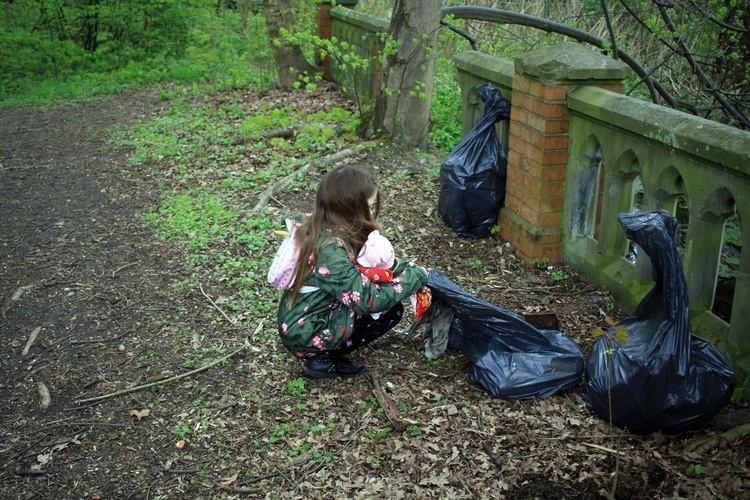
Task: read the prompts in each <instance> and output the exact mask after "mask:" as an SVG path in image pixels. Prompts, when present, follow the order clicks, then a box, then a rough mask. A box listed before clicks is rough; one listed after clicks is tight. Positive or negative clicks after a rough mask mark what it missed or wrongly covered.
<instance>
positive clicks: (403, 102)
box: [373, 0, 440, 147]
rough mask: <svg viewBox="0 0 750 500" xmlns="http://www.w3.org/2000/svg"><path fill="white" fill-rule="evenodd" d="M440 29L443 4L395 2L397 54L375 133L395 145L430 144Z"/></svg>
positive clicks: (393, 36) (389, 69) (388, 74)
mask: <svg viewBox="0 0 750 500" xmlns="http://www.w3.org/2000/svg"><path fill="white" fill-rule="evenodd" d="M439 27H440V1H439V0H396V5H395V6H394V8H393V16H392V17H391V26H390V30H389V36H390V38H391V39H392V40H395V41H396V42H397V43H398V52H397V53H396V54H389V55H388V57H387V60H386V65H385V69H384V74H385V79H384V83H385V88H386V91H385V92H381V93H380V97H379V99H378V102H377V103H376V106H375V112H374V117H373V120H374V127H375V129H376V130H382V131H383V132H384V133H385V134H386V135H387V136H389V137H390V138H391V139H392V140H393V142H394V143H396V144H400V145H403V146H414V147H421V146H424V145H425V144H426V142H427V132H428V131H429V124H430V103H431V101H432V91H433V87H434V82H435V56H434V53H435V47H436V45H437V30H438V28H439Z"/></svg>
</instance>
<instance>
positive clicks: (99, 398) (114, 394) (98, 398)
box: [75, 320, 263, 404]
mask: <svg viewBox="0 0 750 500" xmlns="http://www.w3.org/2000/svg"><path fill="white" fill-rule="evenodd" d="M262 327H263V321H262V320H261V322H260V323H259V324H258V326H257V328H255V332H253V335H255V334H257V333H258V332H259V331H260V329H261V328H262ZM249 345H250V344H249V343H248V342H247V341H245V343H244V344H243V345H242V347H239V348H237V349H235V350H234V351H232V352H230V353H229V354H227V355H226V356H224V357H221V358H219V359H217V360H215V361H214V362H212V363H209V364H207V365H205V366H201V367H200V368H197V369H195V370H191V371H189V372H186V373H182V374H180V375H175V376H174V377H170V378H166V379H164V380H158V381H156V382H151V383H150V384H144V385H139V386H136V387H131V388H129V389H123V390H121V391H117V392H112V393H110V394H104V395H103V396H96V397H93V398H88V399H78V400H76V401H75V403H76V404H83V403H91V402H94V401H103V400H105V399H110V398H114V397H117V396H122V395H124V394H130V393H132V392H137V391H141V390H143V389H148V388H149V387H155V386H157V385H164V384H168V383H170V382H174V381H176V380H180V379H183V378H185V377H189V376H191V375H195V374H196V373H200V372H202V371H205V370H208V369H209V368H213V367H214V366H216V365H218V364H220V363H223V362H224V361H226V360H228V359H229V358H231V357H232V356H235V355H236V354H237V353H239V352H241V351H243V350H245V349H246V348H247V346H249Z"/></svg>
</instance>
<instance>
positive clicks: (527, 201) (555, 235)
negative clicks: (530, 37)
mask: <svg viewBox="0 0 750 500" xmlns="http://www.w3.org/2000/svg"><path fill="white" fill-rule="evenodd" d="M581 50H584V51H586V52H587V54H584V55H585V56H586V57H579V56H581V53H580V51H581ZM537 53H538V54H539V55H536V54H534V55H529V60H528V61H521V63H520V64H519V61H518V60H517V61H516V65H515V66H516V74H515V76H514V78H513V95H512V101H511V104H512V106H511V115H510V126H509V129H508V130H509V139H508V148H509V151H508V177H507V181H506V194H505V205H504V207H503V208H502V210H501V211H500V214H499V217H498V225H499V227H500V236H501V237H502V238H503V239H504V240H505V241H509V242H510V243H511V244H512V245H513V246H514V247H515V248H516V253H517V255H518V256H519V257H520V258H522V259H524V260H526V261H530V260H533V259H544V258H547V259H548V260H549V262H550V263H551V264H557V263H560V262H561V261H562V255H563V252H562V230H561V228H562V224H563V223H564V220H563V219H564V218H563V208H564V201H565V176H566V172H567V163H568V131H569V128H570V117H569V115H568V109H567V102H566V100H567V99H566V98H567V94H568V91H570V90H571V89H573V88H576V87H578V86H580V85H597V86H599V87H605V88H607V89H609V90H613V91H615V92H619V93H622V83H621V82H622V79H623V78H624V73H623V72H622V70H620V73H622V74H623V76H621V77H619V78H613V75H612V72H611V70H610V71H606V70H607V68H606V66H605V65H602V64H601V62H600V61H598V59H608V58H606V57H605V56H602V55H601V54H597V53H596V52H593V51H591V50H590V49H586V48H583V47H582V46H581V45H580V44H561V45H559V46H555V47H550V48H548V49H542V50H540V51H537ZM530 54H532V53H530ZM571 54H572V56H571ZM524 56H525V55H524ZM524 56H521V57H524ZM566 56H571V57H566ZM592 58H593V59H595V60H594V61H591V59H592ZM550 61H552V63H550ZM587 63H588V65H587ZM535 64H538V66H535ZM618 64H619V63H618ZM597 65H598V69H600V74H597ZM550 66H555V67H554V68H550ZM592 67H593V68H595V69H594V70H592V69H591V68H592ZM539 68H541V69H539ZM579 75H580V77H577V76H579ZM597 76H599V78H596V77H597ZM613 80H615V81H613Z"/></svg>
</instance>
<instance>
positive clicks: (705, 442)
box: [686, 424, 750, 455]
mask: <svg viewBox="0 0 750 500" xmlns="http://www.w3.org/2000/svg"><path fill="white" fill-rule="evenodd" d="M747 436H750V424H742V425H738V426H737V427H733V428H731V429H729V430H728V431H725V432H722V433H721V434H714V435H713V436H709V437H707V438H703V439H700V440H698V441H695V442H693V443H691V444H690V446H688V447H687V448H686V451H688V452H691V453H698V454H701V455H703V454H705V453H708V452H709V451H711V450H713V449H714V448H717V447H719V445H721V444H722V443H731V442H733V441H737V440H740V439H742V438H745V437H747Z"/></svg>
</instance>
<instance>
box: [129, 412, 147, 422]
mask: <svg viewBox="0 0 750 500" xmlns="http://www.w3.org/2000/svg"><path fill="white" fill-rule="evenodd" d="M150 413H151V410H141V411H138V410H130V416H131V417H135V418H137V419H138V421H139V422H140V420H141V419H142V418H146V417H148V416H149V414H150Z"/></svg>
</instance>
